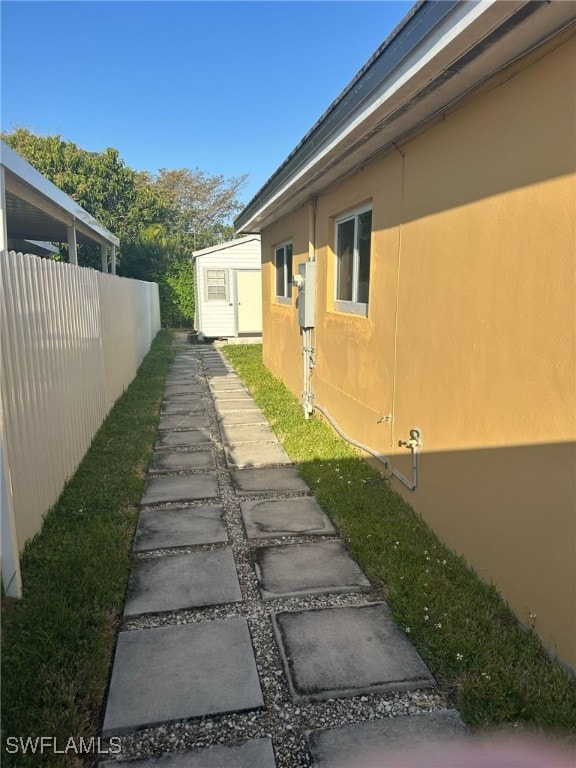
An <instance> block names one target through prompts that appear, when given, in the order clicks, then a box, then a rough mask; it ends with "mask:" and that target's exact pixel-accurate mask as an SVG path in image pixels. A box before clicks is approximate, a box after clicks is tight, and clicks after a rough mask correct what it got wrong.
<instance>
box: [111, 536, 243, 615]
mask: <svg viewBox="0 0 576 768" xmlns="http://www.w3.org/2000/svg"><path fill="white" fill-rule="evenodd" d="M240 600H242V593H241V592H240V584H239V583H238V575H237V573H236V565H235V563H234V555H233V554H232V550H231V549H218V550H215V551H213V552H191V553H184V554H181V555H165V556H163V557H147V558H145V559H142V560H135V561H134V562H133V563H132V570H131V572H130V581H129V584H128V597H127V598H126V604H125V606H124V615H125V616H137V615H139V614H141V613H161V612H163V611H178V610H183V609H185V608H199V607H201V606H204V605H220V604H222V603H238V602H240Z"/></svg>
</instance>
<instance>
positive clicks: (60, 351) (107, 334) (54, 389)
mask: <svg viewBox="0 0 576 768" xmlns="http://www.w3.org/2000/svg"><path fill="white" fill-rule="evenodd" d="M0 310H1V343H2V347H1V399H0V428H1V430H2V441H1V446H0V447H1V453H0V461H1V462H2V463H1V465H0V504H2V576H3V582H4V588H5V589H6V591H7V592H8V594H13V595H18V594H19V593H20V576H19V568H18V553H19V552H20V551H21V550H22V547H23V545H24V542H25V541H26V540H27V539H29V538H30V537H32V536H34V534H36V533H37V532H38V531H39V530H40V528H41V526H42V518H43V516H44V515H45V513H46V512H47V511H48V509H49V508H50V507H51V506H52V505H53V504H54V503H55V501H56V500H57V499H58V496H59V495H60V493H61V491H62V488H63V486H64V483H65V482H66V480H67V479H68V478H70V476H71V475H72V474H73V473H74V471H75V469H76V467H77V466H78V464H79V463H80V461H81V459H82V457H83V456H84V454H85V453H86V450H87V449H88V447H89V446H90V443H91V441H92V438H93V437H94V435H95V433H96V431H97V430H98V428H99V427H100V425H101V424H102V422H103V420H104V418H105V417H106V415H107V414H108V412H109V410H110V408H111V407H112V405H113V404H114V402H115V401H116V399H117V398H118V397H119V396H120V395H121V394H122V392H123V390H124V389H125V388H126V387H127V386H128V384H130V382H131V381H132V379H133V378H134V376H135V374H136V371H137V370H138V367H139V365H140V363H141V362H142V359H143V358H144V356H145V355H146V353H147V352H148V350H149V349H150V345H151V343H152V340H153V339H154V337H155V336H156V334H157V332H158V330H159V329H160V306H159V298H158V286H157V285H156V283H145V282H141V281H138V280H129V279H126V278H122V277H116V276H115V275H109V274H104V273H102V272H97V271H95V270H92V269H86V268H83V267H76V266H73V265H71V264H64V263H59V262H54V261H49V260H46V259H41V258H38V257H37V256H30V255H23V254H21V253H15V252H13V251H11V252H8V251H2V252H1V253H0Z"/></svg>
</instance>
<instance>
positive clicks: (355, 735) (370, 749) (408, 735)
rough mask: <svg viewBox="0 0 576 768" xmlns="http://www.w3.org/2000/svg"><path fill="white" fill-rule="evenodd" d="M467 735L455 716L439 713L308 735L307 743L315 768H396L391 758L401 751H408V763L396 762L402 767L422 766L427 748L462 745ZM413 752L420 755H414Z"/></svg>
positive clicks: (351, 725)
mask: <svg viewBox="0 0 576 768" xmlns="http://www.w3.org/2000/svg"><path fill="white" fill-rule="evenodd" d="M467 733H468V732H467V729H466V726H465V725H464V723H463V722H462V720H461V719H460V715H459V714H458V712H455V711H454V710H442V711H439V712H427V713H425V714H421V715H407V716H404V717H394V718H391V717H387V718H385V719H383V720H374V721H372V722H368V723H351V724H350V725H343V726H340V727H339V728H329V729H328V730H325V731H309V732H308V733H307V734H306V739H307V741H308V746H309V748H310V752H311V753H312V765H313V766H314V768H343V766H353V765H354V766H372V765H374V766H375V765H395V764H396V761H395V759H394V756H395V755H396V754H398V753H400V754H401V753H402V750H410V753H408V754H406V755H405V759H406V760H407V762H404V759H400V760H399V762H401V764H402V765H412V766H419V765H422V766H424V765H427V764H428V760H429V756H430V751H429V750H430V748H432V749H433V748H434V747H435V746H436V747H440V746H443V745H444V744H446V743H449V742H453V741H459V742H461V741H463V740H464V739H466V736H467ZM413 750H423V751H421V752H419V753H416V754H415V753H414V752H413ZM424 750H425V751H424ZM434 762H435V763H436V760H435V761H434ZM450 762H451V763H452V761H450ZM436 764H437V765H439V763H436Z"/></svg>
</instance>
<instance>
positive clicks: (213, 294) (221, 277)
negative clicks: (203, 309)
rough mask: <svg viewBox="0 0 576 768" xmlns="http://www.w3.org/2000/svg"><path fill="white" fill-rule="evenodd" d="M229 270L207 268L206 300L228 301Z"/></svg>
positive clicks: (205, 273) (205, 275)
mask: <svg viewBox="0 0 576 768" xmlns="http://www.w3.org/2000/svg"><path fill="white" fill-rule="evenodd" d="M227 278H228V271H227V270H226V269H207V270H205V272H204V279H205V289H206V290H205V292H204V295H205V297H206V301H226V300H227V299H228V279H227Z"/></svg>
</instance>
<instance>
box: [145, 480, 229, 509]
mask: <svg viewBox="0 0 576 768" xmlns="http://www.w3.org/2000/svg"><path fill="white" fill-rule="evenodd" d="M216 496H218V481H217V480H216V473H215V472H206V473H205V474H202V475H169V476H168V477H165V476H161V475H158V476H155V477H149V478H148V480H147V482H146V489H145V491H144V495H143V496H142V499H141V501H140V504H142V505H146V504H169V503H170V502H173V501H195V500H196V499H212V498H215V497H216Z"/></svg>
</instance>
